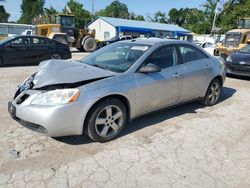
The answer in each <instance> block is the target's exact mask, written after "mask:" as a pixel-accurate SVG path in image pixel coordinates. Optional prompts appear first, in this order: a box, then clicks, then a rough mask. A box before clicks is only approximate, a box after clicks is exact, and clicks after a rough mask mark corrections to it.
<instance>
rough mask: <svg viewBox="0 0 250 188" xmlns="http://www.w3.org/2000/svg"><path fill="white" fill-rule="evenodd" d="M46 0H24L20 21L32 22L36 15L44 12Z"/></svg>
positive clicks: (24, 22)
mask: <svg viewBox="0 0 250 188" xmlns="http://www.w3.org/2000/svg"><path fill="white" fill-rule="evenodd" d="M44 3H45V0H23V1H22V4H21V11H22V15H21V18H20V20H19V21H18V22H19V23H23V24H31V23H32V20H33V18H34V17H36V16H38V15H40V14H42V13H43V6H44Z"/></svg>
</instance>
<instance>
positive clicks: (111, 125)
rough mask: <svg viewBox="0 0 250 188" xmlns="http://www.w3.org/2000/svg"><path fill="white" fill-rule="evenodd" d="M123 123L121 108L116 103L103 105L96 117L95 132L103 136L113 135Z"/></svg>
mask: <svg viewBox="0 0 250 188" xmlns="http://www.w3.org/2000/svg"><path fill="white" fill-rule="evenodd" d="M123 123H124V118H123V113H122V110H121V109H120V108H119V107H118V106H116V105H109V106H106V107H104V108H103V109H102V110H101V111H100V113H99V114H98V115H97V117H96V121H95V130H96V133H97V134H98V135H99V136H100V137H103V138H110V137H114V136H115V135H116V134H117V133H118V132H119V130H120V128H121V127H122V125H123Z"/></svg>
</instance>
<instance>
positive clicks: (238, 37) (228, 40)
mask: <svg viewBox="0 0 250 188" xmlns="http://www.w3.org/2000/svg"><path fill="white" fill-rule="evenodd" d="M249 41H250V18H241V19H239V21H238V29H233V30H230V31H228V32H227V33H226V36H225V39H224V41H223V42H222V43H218V44H217V46H216V49H215V54H216V55H220V56H221V57H223V58H224V59H225V58H226V57H227V56H228V55H230V54H231V53H233V52H236V51H239V50H240V49H242V48H244V47H245V46H246V45H247V44H248V43H249Z"/></svg>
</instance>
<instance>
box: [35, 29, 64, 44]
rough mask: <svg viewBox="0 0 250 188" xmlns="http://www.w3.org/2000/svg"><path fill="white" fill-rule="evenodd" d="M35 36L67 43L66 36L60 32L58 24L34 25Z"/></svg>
mask: <svg viewBox="0 0 250 188" xmlns="http://www.w3.org/2000/svg"><path fill="white" fill-rule="evenodd" d="M36 35H39V36H44V37H48V38H51V39H54V40H56V41H59V42H61V43H64V44H67V43H68V35H67V34H66V33H62V32H61V26H60V25H59V24H40V25H36Z"/></svg>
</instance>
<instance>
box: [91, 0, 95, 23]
mask: <svg viewBox="0 0 250 188" xmlns="http://www.w3.org/2000/svg"><path fill="white" fill-rule="evenodd" d="M94 15H95V0H92V21H94Z"/></svg>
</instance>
